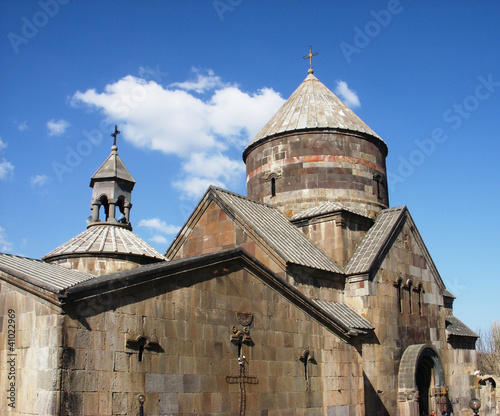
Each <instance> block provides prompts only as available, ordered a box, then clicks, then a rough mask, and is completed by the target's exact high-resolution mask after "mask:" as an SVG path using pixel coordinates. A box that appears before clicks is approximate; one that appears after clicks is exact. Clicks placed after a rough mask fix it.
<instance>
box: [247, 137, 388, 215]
mask: <svg viewBox="0 0 500 416" xmlns="http://www.w3.org/2000/svg"><path fill="white" fill-rule="evenodd" d="M385 152H386V148H385V147H384V146H383V144H382V143H379V142H378V141H376V140H375V139H372V140H369V139H367V138H365V137H363V136H361V135H356V134H354V133H351V134H349V133H332V132H331V131H330V132H329V131H324V132H304V133H297V132H294V133H293V134H288V135H281V136H279V137H277V138H274V139H269V140H266V141H265V142H263V143H262V144H261V145H259V146H257V147H255V148H254V149H252V150H251V151H250V153H249V154H248V156H247V159H246V161H245V162H246V166H247V196H248V197H249V198H252V199H255V200H257V201H263V202H267V203H270V204H272V205H274V206H276V207H277V208H278V209H280V211H281V212H283V213H284V214H285V215H286V216H287V217H291V216H292V215H294V214H297V213H299V212H301V211H303V210H305V209H307V208H311V207H314V206H317V205H320V204H321V203H323V202H327V201H335V202H339V203H342V204H344V205H346V206H348V207H352V208H356V209H358V210H361V211H362V212H363V214H365V215H374V214H376V213H377V212H379V211H380V210H381V209H384V208H387V207H388V206H389V196H388V190H387V178H386V167H385V156H386V153H385ZM375 175H377V177H378V181H379V185H377V181H376V180H374V176H375ZM272 178H275V185H276V195H275V196H272V194H271V180H272ZM377 188H378V189H377Z"/></svg>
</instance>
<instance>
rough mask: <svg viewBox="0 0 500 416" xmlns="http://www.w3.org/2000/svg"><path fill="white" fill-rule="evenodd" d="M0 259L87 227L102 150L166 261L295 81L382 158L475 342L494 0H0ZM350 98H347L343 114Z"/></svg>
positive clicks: (484, 274)
mask: <svg viewBox="0 0 500 416" xmlns="http://www.w3.org/2000/svg"><path fill="white" fill-rule="evenodd" d="M1 8H2V14H1V16H0V19H1V25H0V27H1V29H0V57H1V62H2V65H1V67H0V75H1V76H0V91H1V93H0V192H1V193H0V195H1V199H0V251H4V252H10V253H15V254H20V255H25V256H29V257H34V258H40V257H41V256H43V255H44V254H46V253H48V252H49V251H51V250H52V249H54V248H55V247H57V246H59V245H60V244H62V243H63V242H65V241H67V240H69V239H70V238H71V237H73V236H75V235H77V234H78V233H80V232H82V231H83V230H84V229H85V226H86V223H85V220H86V218H87V217H88V215H90V209H89V204H90V197H91V190H90V188H89V187H88V185H89V181H90V177H91V176H92V174H93V173H94V172H95V171H96V169H97V168H98V167H99V166H100V165H101V163H102V162H103V161H104V160H105V159H106V157H107V156H108V155H109V152H110V146H111V144H112V138H111V137H110V134H111V133H112V131H113V128H114V124H115V123H117V124H118V125H119V129H120V130H121V131H122V134H121V135H120V136H118V147H119V151H118V152H119V154H120V156H121V158H122V159H123V161H124V162H125V164H126V165H127V167H128V169H129V170H130V172H131V173H132V175H133V176H134V178H135V180H136V181H137V185H136V187H135V189H134V192H133V196H132V202H133V208H132V211H131V221H132V224H133V226H134V232H135V233H137V234H138V235H139V236H140V237H142V238H143V239H144V240H146V241H147V242H149V243H150V244H151V245H152V246H154V247H155V248H157V249H158V250H159V251H161V252H164V251H165V249H166V248H167V247H168V244H169V243H170V241H171V240H172V238H173V237H174V236H175V232H176V230H177V229H178V227H180V226H181V225H182V224H183V223H184V221H185V220H186V218H187V216H188V215H189V213H190V212H191V210H192V209H193V208H194V206H195V205H196V202H197V200H198V199H199V197H200V196H201V194H202V193H203V192H204V190H205V189H206V187H207V186H208V184H209V183H214V184H217V185H219V186H223V187H225V188H228V189H230V190H232V191H235V192H238V193H241V194H245V175H244V165H243V163H242V160H241V152H242V150H243V148H244V147H245V144H247V143H249V142H250V141H251V139H252V138H253V135H255V134H256V133H257V132H258V130H259V129H260V127H262V126H263V125H264V124H265V123H266V121H267V120H268V119H269V118H270V117H271V116H272V115H273V114H274V112H275V111H276V110H277V108H278V107H279V106H280V105H281V103H282V102H283V100H285V99H286V98H288V96H289V95H290V94H291V93H292V92H293V91H294V90H295V88H296V87H297V86H298V85H299V84H300V82H301V81H302V80H303V79H304V78H305V77H306V75H307V68H308V63H307V61H304V60H303V59H302V57H303V56H304V55H306V54H307V53H308V45H309V44H312V46H313V50H314V51H318V52H319V55H318V56H316V57H315V58H314V60H313V65H314V69H315V75H316V76H317V77H318V78H319V79H320V80H321V81H322V82H323V83H324V84H325V85H326V86H327V87H329V88H330V89H331V90H333V91H337V93H338V95H339V96H340V97H341V98H342V99H344V100H345V101H346V102H347V103H348V104H349V105H350V106H351V108H353V110H354V111H355V112H356V113H357V114H358V115H359V116H360V117H361V118H362V119H363V120H364V121H365V122H366V123H367V124H368V125H369V126H370V127H371V128H372V129H373V130H374V131H376V132H377V134H379V135H380V136H381V137H382V138H383V139H384V140H385V141H386V143H387V144H388V146H389V156H388V159H387V166H388V172H389V180H390V184H389V188H390V202H391V206H398V205H403V204H405V205H407V206H408V207H409V209H410V212H411V214H412V216H413V218H414V220H415V221H416V223H417V226H418V227H419V231H420V233H421V234H422V236H423V238H424V241H425V242H426V244H427V246H428V249H429V251H430V253H431V255H432V257H433V259H434V261H435V263H436V265H437V267H438V269H439V271H440V273H441V276H442V277H443V279H444V281H445V283H446V284H447V287H448V289H449V290H450V291H452V292H453V293H454V294H455V295H456V296H457V298H458V299H457V300H456V302H455V313H456V315H457V316H458V317H459V318H461V319H462V320H463V321H464V322H465V323H466V324H468V325H469V326H471V327H472V328H473V329H478V328H483V329H484V328H487V327H488V326H489V324H490V322H491V321H492V320H497V321H498V320H500V307H499V306H498V300H497V297H498V294H499V293H500V279H499V271H498V270H500V267H499V266H500V264H499V256H498V254H499V253H498V251H499V250H498V236H499V235H500V226H499V221H498V216H497V207H498V206H499V205H500V204H499V203H500V196H499V186H498V179H497V176H498V159H497V158H498V156H497V155H498V154H499V152H500V144H499V131H500V118H499V117H498V110H499V109H500V47H499V44H498V39H499V38H500V26H499V25H498V17H499V16H500V2H498V1H493V0H490V1H482V2H477V1H472V0H468V1H466V0H457V1H453V2H452V1H445V0H442V1H430V0H428V1H424V0H420V1H416V0H413V1H410V0H399V1H398V0H390V1H356V2H353V1H347V0H345V1H340V0H338V1H331V2H330V1H326V0H325V1H258V0H252V1H250V0H216V1H212V0H207V1H188V0H182V1H180V0H179V1H174V0H171V1H123V0H122V1H101V2H97V1H95V2H87V1H86V2H83V1H77V0H41V1H23V2H20V1H14V0H7V1H5V0H4V1H3V2H2V5H1ZM356 100H358V102H356Z"/></svg>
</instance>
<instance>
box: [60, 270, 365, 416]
mask: <svg viewBox="0 0 500 416" xmlns="http://www.w3.org/2000/svg"><path fill="white" fill-rule="evenodd" d="M231 267H232V266H229V268H231ZM218 270H220V269H218ZM226 273H227V274H219V272H216V273H215V275H214V271H210V272H209V271H200V272H197V273H196V274H194V273H190V274H184V275H182V276H179V277H169V278H166V279H165V280H162V281H158V280H156V281H155V282H154V283H151V284H144V285H142V286H141V287H140V288H135V289H134V290H133V291H125V292H123V293H120V294H115V295H113V296H112V297H97V298H96V299H94V300H93V301H90V300H88V301H85V302H83V303H80V304H78V305H74V307H72V308H70V309H68V310H67V312H68V315H67V316H66V317H65V322H64V324H65V327H66V333H65V357H67V359H66V361H65V366H64V367H65V369H64V370H63V389H64V391H65V393H64V396H63V406H64V408H65V409H66V410H65V413H64V414H68V415H79V416H83V415H96V414H99V415H103V416H104V415H111V414H113V415H115V416H117V415H134V416H135V415H136V414H137V413H138V401H137V398H138V395H139V394H145V396H146V402H145V413H146V414H147V415H150V416H152V415H164V414H183V415H199V414H205V413H210V414H212V415H226V416H229V415H234V414H236V413H238V412H239V411H240V406H241V397H242V391H241V388H240V385H239V384H238V383H237V382H236V381H237V380H236V377H237V376H239V375H240V368H241V366H240V365H239V364H238V345H237V343H233V342H231V335H235V331H243V330H244V325H243V324H248V325H247V326H248V329H249V331H248V332H245V334H246V335H248V337H249V338H251V340H249V339H247V340H246V341H245V342H244V343H243V345H242V351H241V353H242V355H244V356H245V360H246V362H245V372H246V374H245V375H246V377H255V379H253V378H252V379H251V380H253V382H250V383H248V384H245V394H244V397H245V400H246V401H245V403H246V412H245V414H246V415H249V416H253V415H255V416H257V415H258V416H261V415H268V416H273V415H275V416H278V415H319V414H329V415H335V414H345V415H351V416H355V415H356V416H361V415H363V414H364V413H363V411H364V410H363V409H364V404H363V400H364V396H363V372H362V365H361V358H360V356H359V354H358V352H357V350H356V348H354V347H352V346H351V345H349V344H348V343H346V342H344V341H343V340H341V339H340V338H339V337H338V336H337V335H335V334H333V333H332V332H330V331H329V330H327V329H326V328H325V327H323V326H321V325H320V324H319V323H317V322H316V321H315V320H313V319H312V318H310V317H309V315H307V314H306V313H305V312H304V311H303V310H301V309H299V308H298V307H297V306H295V305H294V304H293V303H292V302H291V301H290V300H289V299H287V298H285V297H283V295H282V294H281V293H278V292H277V291H275V290H273V289H271V288H270V287H269V286H268V285H267V284H266V283H264V282H263V281H262V280H260V279H258V278H257V277H256V276H255V275H254V274H253V272H250V271H248V270H245V269H237V270H231V271H229V270H228V271H227V272H226ZM238 313H240V314H241V315H239V316H238V315H237V314H238ZM245 314H251V316H252V319H251V322H250V323H248V322H249V319H250V318H249V315H245ZM81 315H83V316H84V318H81V319H79V320H77V319H74V318H76V317H77V316H81ZM72 317H73V318H72ZM245 320H246V322H245ZM233 326H234V327H235V330H234V331H233V330H232V328H233ZM141 337H143V338H142V339H143V340H144V339H146V340H147V343H146V349H145V351H144V353H143V356H142V360H141V361H139V350H138V347H137V344H134V340H137V339H141ZM148 345H149V347H148ZM305 350H308V351H309V352H310V355H309V357H310V358H312V357H313V359H311V360H306V362H305V363H304V361H303V360H301V359H300V357H301V355H303V354H304V351H305ZM306 367H307V370H306ZM306 371H307V380H306ZM228 376H231V377H232V378H228ZM249 380H250V379H247V381H249ZM256 380H258V383H257V384H256V383H255V381H256ZM233 383H236V384H233ZM339 412H340V413H339Z"/></svg>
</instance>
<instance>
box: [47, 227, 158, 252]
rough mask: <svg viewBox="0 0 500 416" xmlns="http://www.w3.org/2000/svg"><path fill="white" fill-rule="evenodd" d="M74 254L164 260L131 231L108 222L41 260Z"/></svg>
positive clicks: (89, 230) (58, 248)
mask: <svg viewBox="0 0 500 416" xmlns="http://www.w3.org/2000/svg"><path fill="white" fill-rule="evenodd" d="M75 254H127V255H135V256H141V257H142V256H143V257H152V258H155V259H158V260H165V257H163V255H162V254H160V253H159V252H158V251H156V250H155V249H154V248H153V247H151V246H150V245H149V244H148V243H146V242H145V241H144V240H142V239H141V238H139V237H138V236H136V235H135V234H134V233H133V232H132V231H130V230H128V229H127V228H124V227H119V226H113V225H109V224H103V225H94V226H92V227H89V228H87V229H86V230H85V231H84V232H83V233H80V234H78V235H77V236H76V237H73V238H72V239H71V240H69V241H68V242H66V243H64V244H62V245H60V246H59V247H57V248H56V249H54V250H52V251H51V252H50V253H48V254H46V255H45V256H43V257H42V259H43V260H45V259H49V258H53V257H57V256H67V255H75Z"/></svg>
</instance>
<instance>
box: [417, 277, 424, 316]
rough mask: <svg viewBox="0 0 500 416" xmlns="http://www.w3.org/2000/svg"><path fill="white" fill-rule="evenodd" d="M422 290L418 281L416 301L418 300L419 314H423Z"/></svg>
mask: <svg viewBox="0 0 500 416" xmlns="http://www.w3.org/2000/svg"><path fill="white" fill-rule="evenodd" d="M422 291H423V290H422V283H419V284H418V285H417V297H418V299H417V301H418V314H419V315H420V316H422V315H423V310H422Z"/></svg>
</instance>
